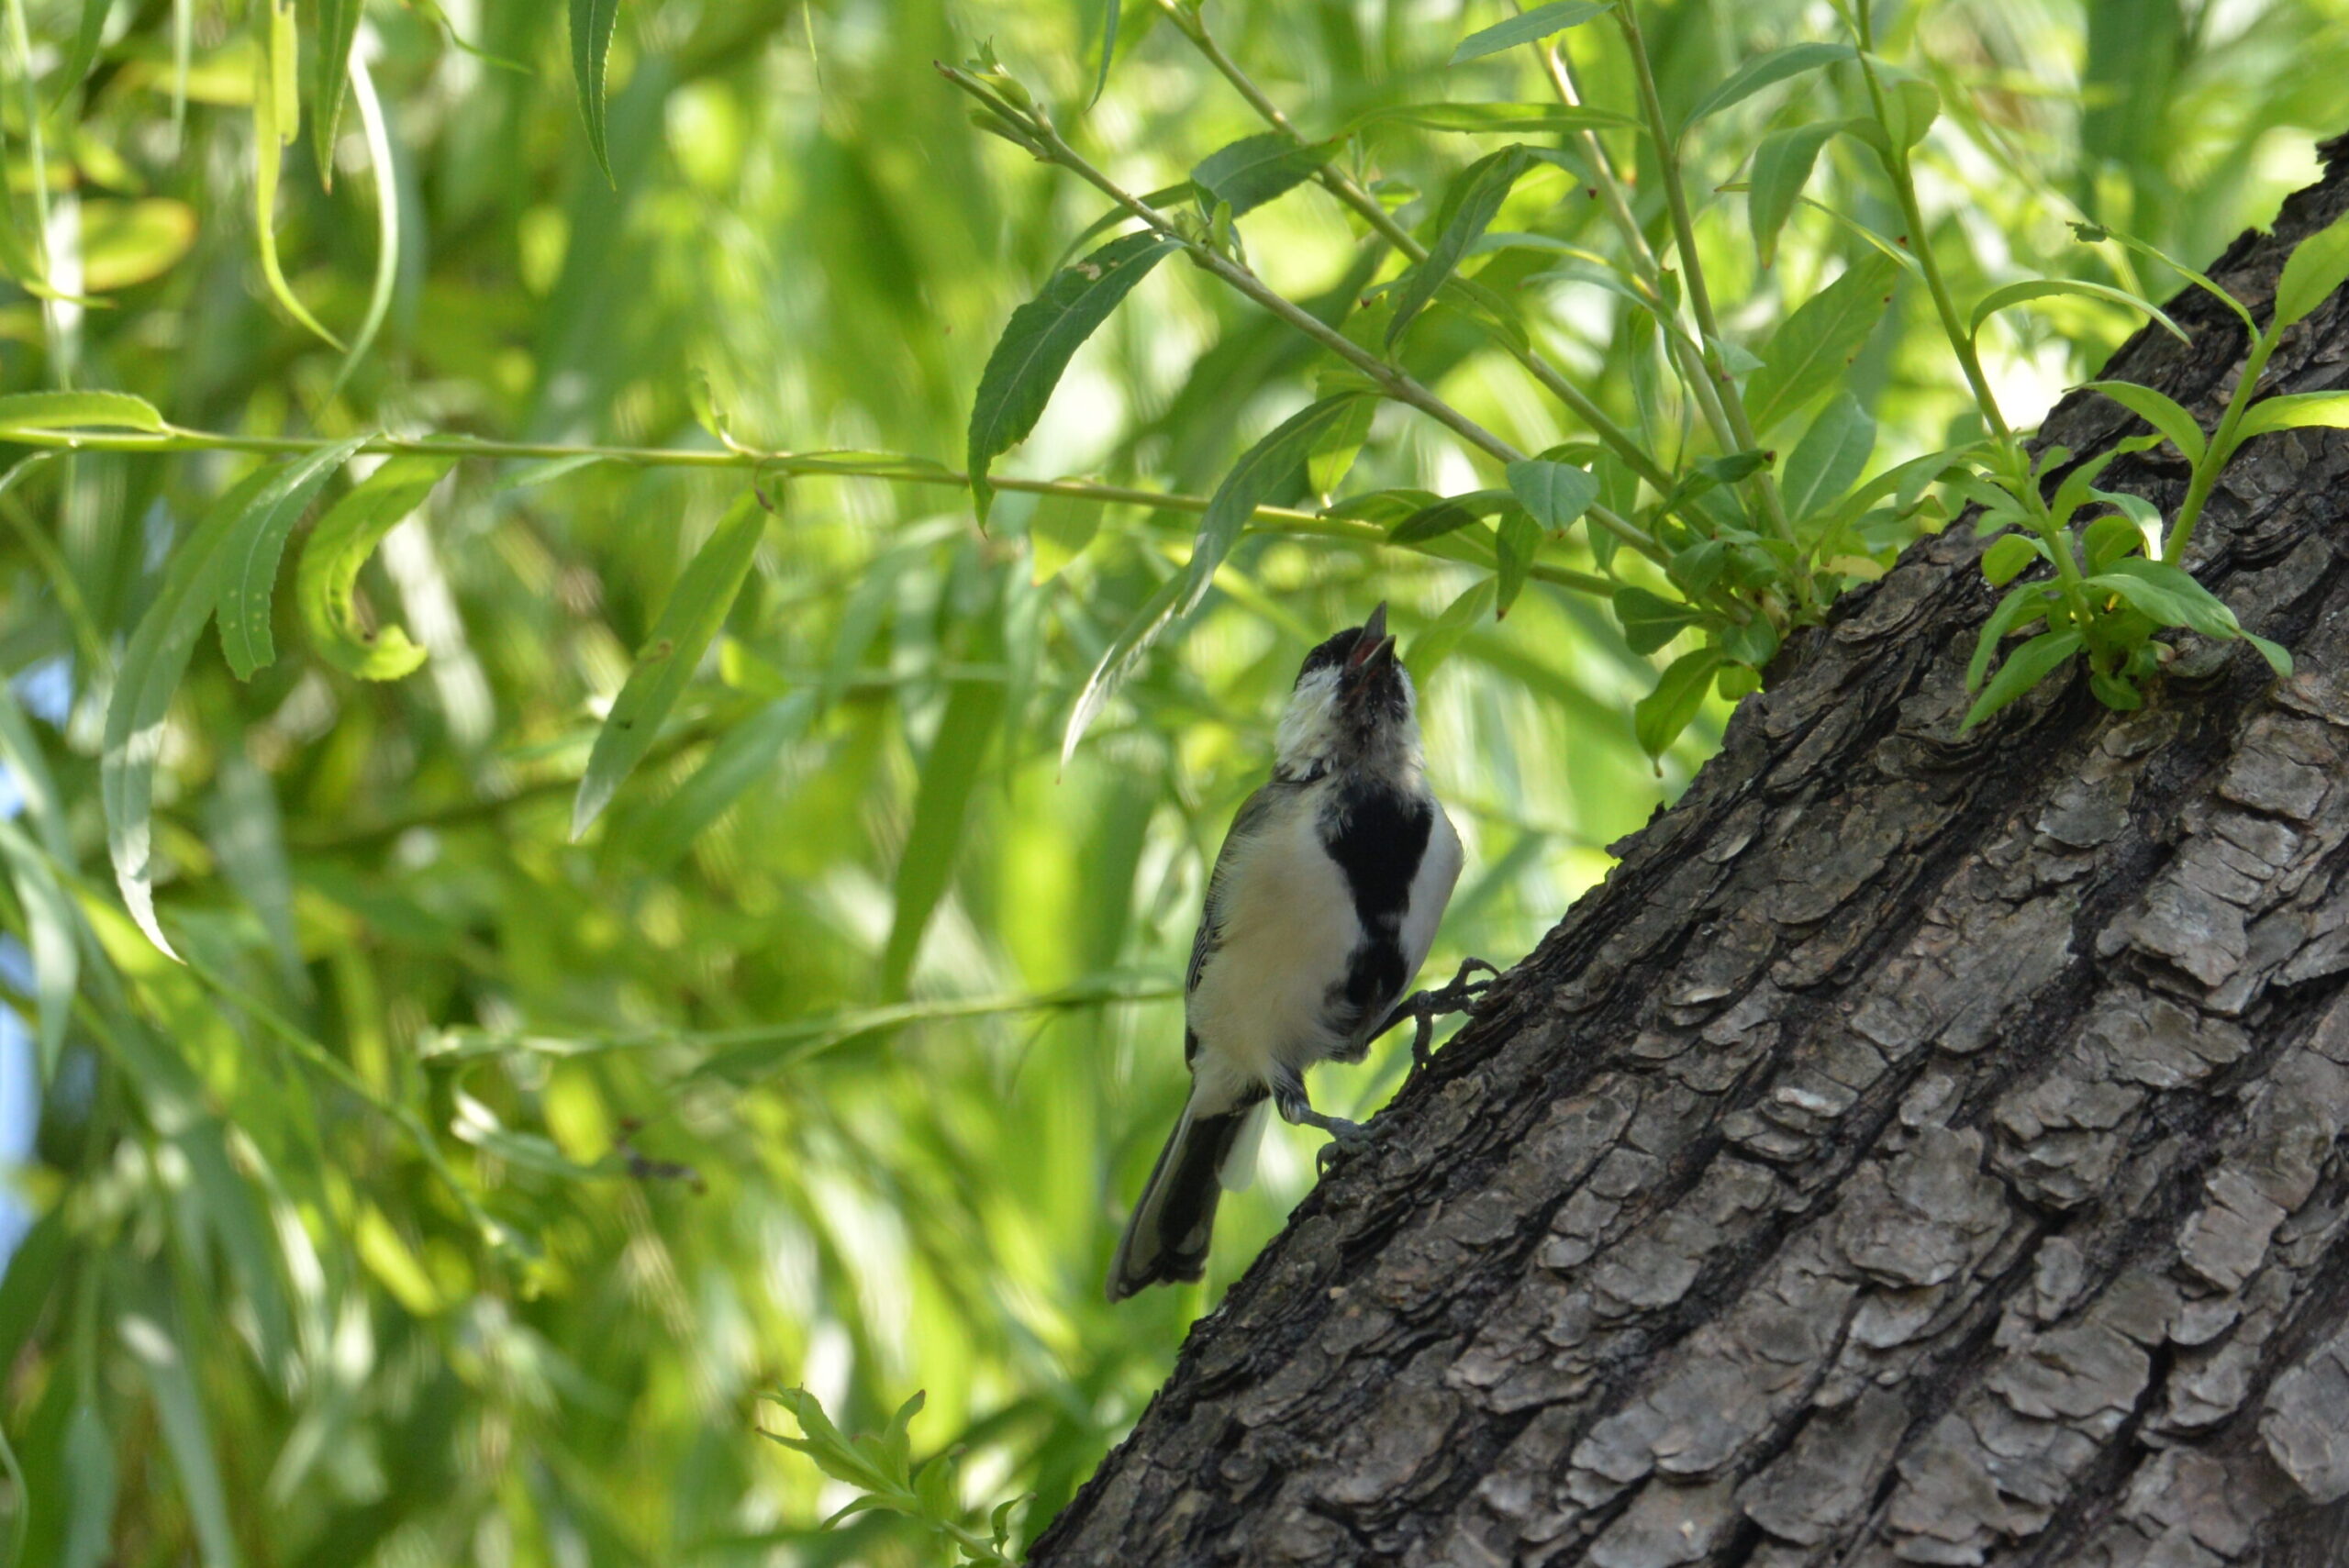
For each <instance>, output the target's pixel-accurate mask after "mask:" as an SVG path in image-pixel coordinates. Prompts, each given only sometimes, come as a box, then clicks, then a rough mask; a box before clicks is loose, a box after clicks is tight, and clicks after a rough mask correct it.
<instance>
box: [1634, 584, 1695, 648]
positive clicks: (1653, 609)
mask: <svg viewBox="0 0 2349 1568" xmlns="http://www.w3.org/2000/svg"><path fill="white" fill-rule="evenodd" d="M1613 606H1614V610H1615V619H1616V621H1617V622H1618V623H1619V624H1620V626H1621V627H1622V628H1623V640H1624V641H1626V642H1628V643H1630V644H1631V651H1632V652H1634V653H1653V652H1654V651H1656V650H1657V649H1659V648H1662V647H1663V646H1664V644H1665V643H1667V642H1670V641H1671V640H1672V639H1674V638H1675V637H1677V636H1679V635H1680V634H1681V633H1682V632H1684V631H1686V630H1687V629H1688V628H1690V627H1692V626H1695V625H1697V624H1698V622H1699V621H1701V620H1703V619H1704V618H1705V617H1703V616H1702V615H1700V614H1698V612H1697V611H1696V610H1693V609H1691V608H1690V607H1689V606H1687V605H1683V604H1676V603H1675V602H1674V601H1672V600H1670V599H1667V598H1664V597H1663V596H1662V595H1656V594H1651V593H1649V592H1648V591H1647V590H1646V589H1645V588H1635V587H1629V586H1626V587H1621V588H1618V589H1616V590H1615V597H1614V600H1613Z"/></svg>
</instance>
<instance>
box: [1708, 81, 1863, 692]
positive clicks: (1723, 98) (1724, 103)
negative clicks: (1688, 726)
mask: <svg viewBox="0 0 2349 1568" xmlns="http://www.w3.org/2000/svg"><path fill="white" fill-rule="evenodd" d="M1858 56H1859V50H1856V49H1854V48H1853V47H1852V46H1851V45H1850V44H1847V43H1798V44H1792V45H1789V46H1788V47H1787V48H1785V49H1779V50H1771V51H1770V52H1769V53H1768V54H1763V55H1756V56H1755V57H1754V58H1753V59H1752V60H1749V61H1746V62H1745V63H1744V64H1743V65H1742V66H1740V67H1739V68H1738V69H1737V71H1736V72H1734V73H1732V74H1731V76H1730V77H1729V79H1728V80H1727V81H1725V82H1723V83H1720V85H1719V86H1717V87H1715V88H1714V89H1713V90H1712V91H1711V92H1709V93H1708V94H1706V95H1704V96H1703V97H1702V98H1700V99H1698V101H1697V106H1696V107H1695V108H1693V109H1691V110H1689V111H1688V117H1687V119H1686V120H1685V121H1683V122H1682V123H1681V127H1680V134H1681V135H1683V136H1686V135H1687V134H1688V130H1689V128H1690V127H1692V126H1694V125H1695V124H1696V123H1697V122H1698V120H1701V119H1704V118H1706V117H1709V116H1711V115H1717V114H1719V113H1720V112H1721V111H1722V110H1723V109H1726V108H1728V107H1729V106H1731V105H1732V104H1741V103H1743V102H1744V101H1745V100H1746V99H1748V98H1750V97H1752V96H1753V95H1754V94H1756V93H1759V92H1760V91H1762V89H1763V88H1765V87H1768V86H1771V85H1774V84H1775V83H1780V82H1784V81H1786V80H1787V78H1788V77H1790V76H1799V75H1801V74H1802V73H1803V72H1807V71H1817V70H1819V69H1820V67H1821V66H1827V65H1833V64H1835V63H1836V62H1837V61H1845V60H1854V59H1857V58H1858ZM1675 733H1676V732H1675Z"/></svg>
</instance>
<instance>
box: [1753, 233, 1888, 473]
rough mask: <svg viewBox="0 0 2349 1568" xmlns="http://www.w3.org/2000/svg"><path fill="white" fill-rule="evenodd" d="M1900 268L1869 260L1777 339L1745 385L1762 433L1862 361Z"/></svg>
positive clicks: (1817, 298)
mask: <svg viewBox="0 0 2349 1568" xmlns="http://www.w3.org/2000/svg"><path fill="white" fill-rule="evenodd" d="M1898 275H1899V269H1898V267H1896V266H1895V265H1894V264H1893V263H1892V262H1891V261H1887V259H1885V258H1884V257H1882V256H1866V257H1863V258H1862V259H1861V260H1859V261H1854V263H1853V264H1852V265H1851V266H1850V267H1848V268H1846V269H1844V271H1843V273H1842V276H1840V277H1838V278H1837V279H1836V280H1835V281H1834V282H1833V283H1831V284H1828V285H1827V286H1826V287H1825V288H1823V289H1821V290H1820V291H1819V292H1818V293H1817V294H1815V295H1812V296H1811V297H1810V298H1809V299H1808V300H1806V301H1804V302H1803V306H1802V308H1801V309H1799V310H1798V311H1796V312H1795V313H1794V314H1793V315H1792V316H1790V317H1787V320H1786V322H1785V324H1784V325H1782V326H1780V327H1779V328H1778V330H1777V331H1776V333H1775V334H1773V335H1772V337H1771V339H1770V342H1769V346H1768V347H1767V348H1765V349H1764V350H1763V351H1762V368H1761V369H1760V370H1758V371H1755V372H1754V373H1753V380H1752V381H1750V382H1748V383H1747V384H1746V387H1745V406H1746V408H1747V410H1748V412H1749V413H1750V414H1751V416H1752V417H1753V428H1754V430H1755V432H1756V433H1757V434H1762V435H1767V434H1768V432H1769V431H1770V429H1771V428H1772V427H1774V426H1775V425H1776V424H1777V423H1778V421H1779V420H1781V419H1783V418H1785V417H1787V415H1789V414H1792V413H1794V412H1795V411H1796V410H1797V409H1798V408H1800V407H1802V406H1803V405H1805V404H1807V403H1809V401H1810V400H1811V399H1812V398H1814V397H1816V396H1818V395H1819V394H1820V393H1821V392H1823V391H1825V390H1826V389H1827V387H1828V386H1829V384H1831V383H1832V382H1834V381H1835V380H1836V379H1837V378H1838V377H1840V376H1841V375H1842V373H1843V372H1844V370H1845V368H1846V367H1848V366H1849V365H1850V364H1851V362H1852V361H1853V360H1854V359H1856V358H1858V356H1859V352H1860V350H1861V348H1862V347H1863V346H1864V345H1865V343H1866V342H1867V339H1868V334H1869V333H1871V332H1873V331H1875V330H1876V323H1877V322H1878V321H1880V320H1882V319H1883V317H1884V311H1885V306H1887V304H1889V303H1890V301H1891V291H1892V284H1893V281H1894V280H1895V279H1896V278H1897V277H1898Z"/></svg>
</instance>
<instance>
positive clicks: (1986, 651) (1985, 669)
mask: <svg viewBox="0 0 2349 1568" xmlns="http://www.w3.org/2000/svg"><path fill="white" fill-rule="evenodd" d="M2055 593H2056V589H2055V588H2054V585H2053V584H2046V583H2025V584H2022V585H2021V587H2019V588H2012V589H2009V590H2008V592H2007V596H2006V597H2005V598H2003V599H2000V600H1999V601H1998V607H1997V608H1996V609H1994V610H1992V611H1991V612H1990V618H1989V619H1987V620H1986V621H1984V622H1983V623H1982V631H1981V634H1980V635H1979V636H1977V637H1976V639H1974V657H1973V658H1972V659H1971V660H1970V661H1968V662H1967V663H1966V666H1965V689H1966V690H1967V691H1969V692H1972V691H1978V690H1980V689H1981V686H1982V677H1983V676H1985V675H1987V674H1988V673H1990V661H1991V659H1992V658H1993V657H1994V656H1995V655H1996V654H1997V653H1998V644H1999V643H2000V642H2002V641H2004V640H2005V639H2006V636H2007V634H2008V633H2009V632H2011V631H2021V629H2022V628H2024V627H2027V626H2029V625H2030V624H2031V623H2032V622H2033V621H2035V620H2037V619H2038V618H2039V617H2042V616H2043V615H2045V614H2046V613H2047V606H2048V605H2049V604H2050V603H2052V602H2053V596H2054V595H2055Z"/></svg>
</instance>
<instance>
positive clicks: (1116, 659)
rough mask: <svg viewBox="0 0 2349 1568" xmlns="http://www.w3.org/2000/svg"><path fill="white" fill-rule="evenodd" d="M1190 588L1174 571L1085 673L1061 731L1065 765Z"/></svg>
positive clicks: (1182, 576)
mask: <svg viewBox="0 0 2349 1568" xmlns="http://www.w3.org/2000/svg"><path fill="white" fill-rule="evenodd" d="M1189 591H1190V584H1189V580H1188V578H1187V577H1186V574H1185V573H1180V572H1177V573H1174V574H1173V575H1172V576H1170V577H1168V578H1167V579H1166V581H1165V582H1163V583H1161V584H1159V585H1158V587H1157V589H1156V590H1155V591H1154V592H1153V593H1152V595H1150V597H1149V598H1147V599H1145V600H1143V601H1142V606H1141V608H1140V609H1138V610H1136V611H1135V612H1134V613H1133V615H1132V617H1130V619H1129V620H1128V621H1127V622H1126V624H1125V626H1124V628H1122V629H1120V630H1119V633H1118V635H1117V636H1116V637H1114V638H1112V639H1110V642H1109V646H1108V648H1107V649H1106V650H1104V651H1103V652H1102V654H1101V657H1100V659H1099V660H1098V661H1097V662H1095V664H1094V666H1093V673H1091V674H1090V675H1087V676H1086V677H1085V685H1084V686H1083V688H1082V689H1080V690H1079V691H1078V692H1077V694H1076V702H1075V705H1074V706H1072V707H1071V708H1070V709H1069V715H1068V723H1067V725H1066V726H1065V727H1064V728H1063V729H1062V731H1061V766H1063V768H1065V767H1066V766H1068V760H1069V759H1070V758H1071V757H1074V755H1076V744H1077V742H1078V741H1080V740H1084V739H1085V731H1086V730H1087V729H1090V728H1093V721H1094V720H1095V719H1096V718H1097V717H1100V714H1101V710H1102V708H1103V707H1105V706H1108V701H1109V699H1110V698H1111V697H1112V696H1114V695H1117V692H1118V688H1119V687H1120V686H1122V685H1124V684H1126V682H1127V681H1128V679H1130V677H1131V676H1132V674H1133V673H1134V672H1135V671H1136V670H1138V669H1140V668H1141V662H1142V661H1143V660H1144V659H1146V658H1148V657H1149V655H1150V651H1151V649H1152V648H1153V647H1154V646H1156V645H1157V642H1158V639H1159V638H1160V636H1161V635H1163V633H1164V632H1165V630H1166V628H1167V627H1168V625H1169V624H1171V623H1172V622H1173V621H1174V620H1175V616H1176V614H1177V611H1178V609H1179V607H1180V606H1181V605H1182V604H1183V603H1184V601H1185V599H1186V596H1187V595H1188V594H1189Z"/></svg>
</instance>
